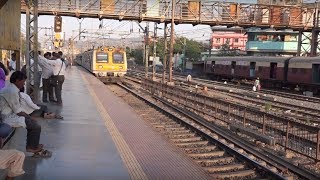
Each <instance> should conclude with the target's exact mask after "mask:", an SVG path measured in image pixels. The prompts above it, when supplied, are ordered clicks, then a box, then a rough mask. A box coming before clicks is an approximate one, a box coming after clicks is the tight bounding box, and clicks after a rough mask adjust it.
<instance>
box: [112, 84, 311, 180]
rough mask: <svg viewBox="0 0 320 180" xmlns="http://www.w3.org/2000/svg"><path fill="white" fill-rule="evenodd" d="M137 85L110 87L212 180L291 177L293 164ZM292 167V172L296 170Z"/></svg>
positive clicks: (301, 175) (297, 171)
mask: <svg viewBox="0 0 320 180" xmlns="http://www.w3.org/2000/svg"><path fill="white" fill-rule="evenodd" d="M135 86H136V87H139V84H137V85H130V88H127V87H125V86H121V88H120V87H119V86H112V87H110V88H111V89H113V90H114V92H117V94H118V96H120V97H121V98H123V99H124V100H125V101H126V102H127V103H128V104H129V105H131V106H132V107H133V108H134V109H135V110H136V112H137V113H138V114H139V115H140V116H141V117H142V118H143V119H145V120H147V121H149V122H150V123H151V124H152V125H153V126H154V128H156V129H157V130H158V131H159V132H160V133H161V134H163V135H164V136H166V137H168V139H170V141H171V142H172V143H174V144H175V145H176V146H178V147H179V148H182V149H183V150H184V151H185V152H186V154H188V156H189V157H190V158H192V159H193V160H194V161H195V162H196V163H198V164H199V165H200V166H202V167H203V168H204V169H205V170H206V171H207V172H208V173H209V174H210V175H212V177H213V178H215V179H216V178H221V179H224V178H228V179H253V178H254V179H262V178H274V179H283V178H288V176H290V175H289V174H287V171H286V169H287V167H290V166H291V165H290V164H285V163H284V162H282V164H281V165H279V162H274V161H271V160H270V159H274V155H273V157H268V155H263V153H261V152H259V151H257V150H255V148H252V145H251V144H250V143H248V142H245V141H243V139H241V138H238V139H237V138H235V137H233V138H232V137H230V136H228V133H230V132H227V131H228V130H227V129H226V131H225V132H224V131H221V127H218V128H217V127H216V128H214V127H213V126H212V124H206V123H207V122H206V121H203V119H202V120H201V118H200V117H197V116H195V114H190V113H189V114H188V113H187V112H183V110H181V109H180V110H179V109H176V108H175V107H174V106H172V105H171V106H170V104H168V102H166V101H164V99H159V98H158V99H157V101H155V100H154V98H152V97H151V96H149V95H146V94H143V95H141V94H138V93H136V92H134V91H133V90H132V89H135ZM121 89H122V90H121ZM124 89H125V90H124ZM127 91H129V92H131V93H132V94H131V93H128V92H127ZM138 98H139V99H138ZM155 102H158V103H155ZM159 102H161V103H159ZM219 129H220V130H219ZM216 132H218V133H216ZM229 135H230V134H229ZM250 147H251V148H250ZM269 156H271V154H270V155H269ZM290 168H291V171H292V169H293V168H294V167H290ZM295 173H296V174H298V176H300V177H308V178H311V179H312V178H313V179H314V178H315V176H314V175H312V174H305V173H306V172H303V171H302V170H298V169H296V170H295Z"/></svg>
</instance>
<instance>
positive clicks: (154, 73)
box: [152, 22, 158, 80]
mask: <svg viewBox="0 0 320 180" xmlns="http://www.w3.org/2000/svg"><path fill="white" fill-rule="evenodd" d="M157 28H158V26H157V23H156V22H155V23H154V31H153V61H152V80H155V78H156V67H155V65H156V55H157V41H156V40H157Z"/></svg>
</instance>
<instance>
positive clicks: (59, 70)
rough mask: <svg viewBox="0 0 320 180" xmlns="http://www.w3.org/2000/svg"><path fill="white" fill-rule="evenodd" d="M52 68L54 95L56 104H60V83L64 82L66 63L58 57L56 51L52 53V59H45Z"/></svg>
mask: <svg viewBox="0 0 320 180" xmlns="http://www.w3.org/2000/svg"><path fill="white" fill-rule="evenodd" d="M47 62H48V63H49V64H50V65H51V66H52V70H53V75H54V77H53V78H52V80H53V82H55V84H54V87H55V88H54V89H55V95H56V98H57V101H58V102H57V103H58V105H60V106H62V98H61V92H62V84H63V82H64V75H65V71H66V64H65V63H64V62H63V61H62V60H61V59H60V55H59V54H58V53H52V60H48V61H47Z"/></svg>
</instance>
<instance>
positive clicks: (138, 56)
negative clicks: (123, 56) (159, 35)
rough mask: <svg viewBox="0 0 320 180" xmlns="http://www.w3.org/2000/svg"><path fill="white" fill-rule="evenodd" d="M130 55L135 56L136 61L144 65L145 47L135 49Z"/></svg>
mask: <svg viewBox="0 0 320 180" xmlns="http://www.w3.org/2000/svg"><path fill="white" fill-rule="evenodd" d="M129 57H132V58H134V61H135V62H136V63H137V64H139V65H143V49H133V50H131V53H129Z"/></svg>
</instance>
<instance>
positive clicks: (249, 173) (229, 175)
mask: <svg viewBox="0 0 320 180" xmlns="http://www.w3.org/2000/svg"><path fill="white" fill-rule="evenodd" d="M256 176H257V175H256V173H255V171H254V170H251V169H245V170H241V171H234V172H224V173H217V174H213V175H212V177H214V178H215V179H238V178H240V177H246V179H254V178H255V177H256Z"/></svg>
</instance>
